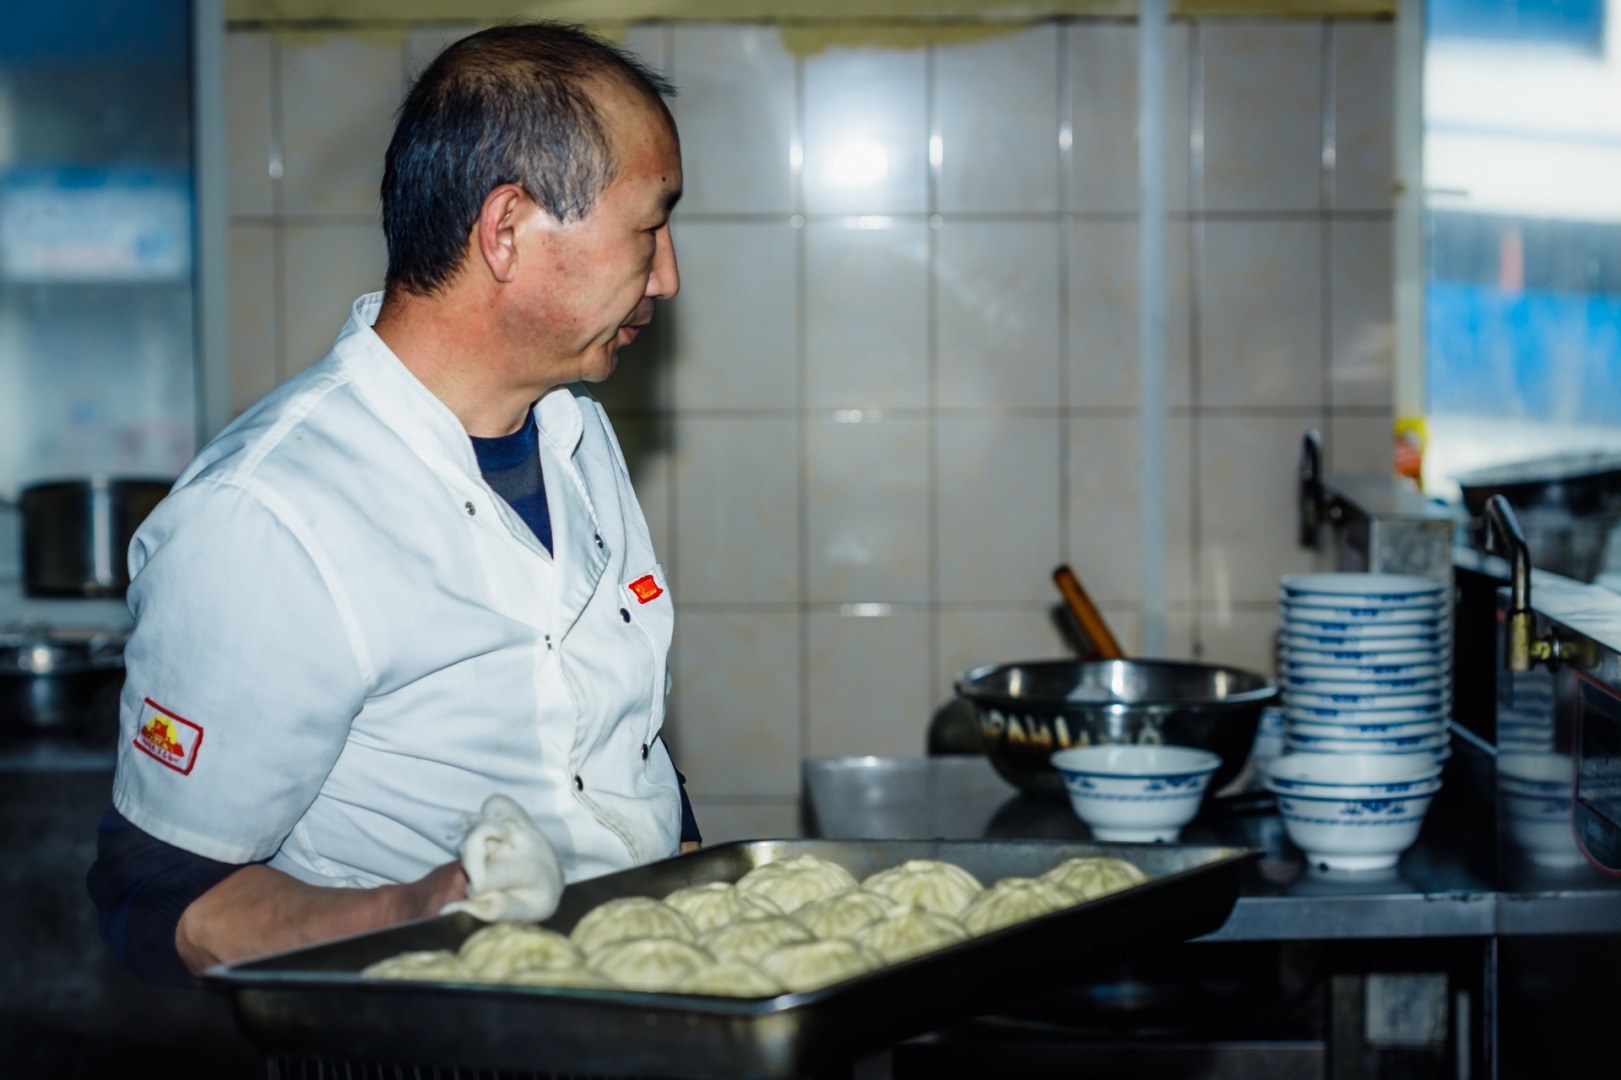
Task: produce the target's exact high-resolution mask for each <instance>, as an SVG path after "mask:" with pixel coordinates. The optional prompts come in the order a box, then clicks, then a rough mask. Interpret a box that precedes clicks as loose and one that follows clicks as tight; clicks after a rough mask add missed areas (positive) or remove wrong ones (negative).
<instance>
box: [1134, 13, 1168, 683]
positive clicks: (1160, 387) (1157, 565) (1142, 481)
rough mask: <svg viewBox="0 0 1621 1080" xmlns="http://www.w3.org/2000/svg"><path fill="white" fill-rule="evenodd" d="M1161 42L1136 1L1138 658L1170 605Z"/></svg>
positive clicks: (1159, 636)
mask: <svg viewBox="0 0 1621 1080" xmlns="http://www.w3.org/2000/svg"><path fill="white" fill-rule="evenodd" d="M1165 37H1166V0H1141V6H1140V7H1139V8H1138V16H1137V131H1138V141H1137V189H1138V206H1139V214H1140V217H1139V222H1140V223H1139V226H1138V234H1137V239H1138V274H1139V280H1138V294H1137V295H1138V305H1139V307H1138V312H1137V329H1138V336H1137V416H1138V424H1137V429H1138V431H1137V436H1138V475H1137V513H1138V530H1137V531H1138V536H1137V551H1138V559H1139V563H1138V596H1139V598H1140V601H1141V604H1142V623H1141V626H1142V629H1141V637H1140V639H1139V641H1138V649H1137V652H1138V655H1140V656H1150V657H1152V656H1164V655H1165V653H1166V647H1167V632H1166V623H1167V620H1168V616H1169V606H1168V602H1167V596H1166V591H1165V579H1166V578H1167V576H1168V574H1167V573H1166V570H1167V566H1166V563H1167V562H1168V544H1167V540H1166V533H1167V532H1168V525H1169V515H1168V508H1167V502H1168V495H1169V493H1168V492H1167V490H1166V476H1167V470H1166V461H1165V445H1166V442H1167V439H1166V428H1167V409H1166V399H1165V340H1166V334H1165V325H1166V306H1167V305H1166V293H1167V289H1166V260H1165V129H1166V122H1165Z"/></svg>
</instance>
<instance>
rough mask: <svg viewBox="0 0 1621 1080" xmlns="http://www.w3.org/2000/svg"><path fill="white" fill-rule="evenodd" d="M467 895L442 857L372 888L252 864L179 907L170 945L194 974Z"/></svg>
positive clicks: (413, 914) (400, 918) (376, 925)
mask: <svg viewBox="0 0 1621 1080" xmlns="http://www.w3.org/2000/svg"><path fill="white" fill-rule="evenodd" d="M466 895H467V874H466V872H465V871H464V870H463V869H462V866H461V863H446V864H445V865H443V866H441V867H439V868H438V869H435V870H433V871H430V872H429V873H428V875H427V876H426V877H423V878H421V879H419V880H417V881H413V882H410V883H409V884H406V885H383V886H380V887H378V888H375V889H343V888H329V887H324V886H320V885H310V884H308V883H306V882H303V881H300V880H298V879H297V878H295V877H293V876H292V875H290V874H285V873H282V872H281V871H280V870H272V869H271V868H270V867H268V866H263V865H260V864H257V863H256V864H254V865H252V866H244V867H243V868H242V869H240V870H238V871H236V872H235V873H233V874H231V875H230V876H229V877H227V878H226V879H225V880H224V881H221V882H220V883H219V884H218V885H215V886H214V887H213V888H212V889H209V890H208V891H207V892H206V893H204V894H203V895H202V896H200V897H198V898H197V899H196V900H195V901H193V902H192V904H191V905H190V906H189V907H187V908H186V910H185V912H184V913H183V914H182V915H181V916H180V923H179V925H178V926H176V927H175V935H174V936H175V949H176V951H178V952H179V954H180V959H181V960H182V961H183V962H184V963H185V965H186V967H187V968H188V969H189V970H190V971H191V972H192V974H194V975H195V974H198V973H200V972H202V970H203V969H204V968H206V967H208V966H210V965H211V964H218V963H228V962H230V961H233V960H242V959H245V958H247V957H250V956H258V955H261V954H263V953H269V952H279V951H280V950H282V949H292V948H297V947H298V946H300V945H308V944H310V943H312V942H316V941H326V940H328V939H330V938H335V937H342V936H344V935H345V934H358V933H361V932H362V931H365V930H376V929H380V928H381V927H384V926H392V925H393V924H394V923H397V922H404V921H405V920H407V919H420V918H424V917H426V916H429V915H437V914H438V913H439V909H440V908H442V907H444V906H445V905H446V904H448V903H450V902H451V901H452V900H460V899H462V898H463V897H465V896H466Z"/></svg>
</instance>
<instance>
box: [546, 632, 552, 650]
mask: <svg viewBox="0 0 1621 1080" xmlns="http://www.w3.org/2000/svg"><path fill="white" fill-rule="evenodd" d="M546 647H547V648H548V649H549V648H551V647H552V636H551V635H550V634H547V635H546Z"/></svg>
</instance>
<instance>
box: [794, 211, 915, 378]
mask: <svg viewBox="0 0 1621 1080" xmlns="http://www.w3.org/2000/svg"><path fill="white" fill-rule="evenodd" d="M927 229H928V226H926V225H923V224H921V223H917V222H906V221H889V222H888V223H887V227H883V228H846V227H844V226H843V225H836V224H829V225H811V226H808V227H807V234H806V237H805V278H806V280H805V393H806V399H807V400H806V402H805V403H806V404H807V405H809V406H811V407H812V408H847V407H853V408H866V407H869V406H871V407H878V408H906V407H912V408H922V407H923V406H925V405H927V404H928V400H929V381H928V354H927V349H926V345H927V341H928V329H927V328H928V286H929V283H928V237H927Z"/></svg>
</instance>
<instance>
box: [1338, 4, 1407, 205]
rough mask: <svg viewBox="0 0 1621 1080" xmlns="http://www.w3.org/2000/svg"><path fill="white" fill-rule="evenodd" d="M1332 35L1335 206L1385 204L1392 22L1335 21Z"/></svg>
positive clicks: (1391, 151) (1391, 182) (1391, 142)
mask: <svg viewBox="0 0 1621 1080" xmlns="http://www.w3.org/2000/svg"><path fill="white" fill-rule="evenodd" d="M1330 32H1331V33H1332V34H1333V35H1334V44H1333V50H1332V51H1333V57H1334V206H1335V207H1336V208H1337V209H1340V210H1387V209H1389V208H1390V205H1391V202H1392V199H1393V197H1394V194H1395V126H1396V24H1395V23H1393V22H1388V21H1387V22H1350V21H1345V22H1339V21H1336V22H1334V23H1331V24H1330Z"/></svg>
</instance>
